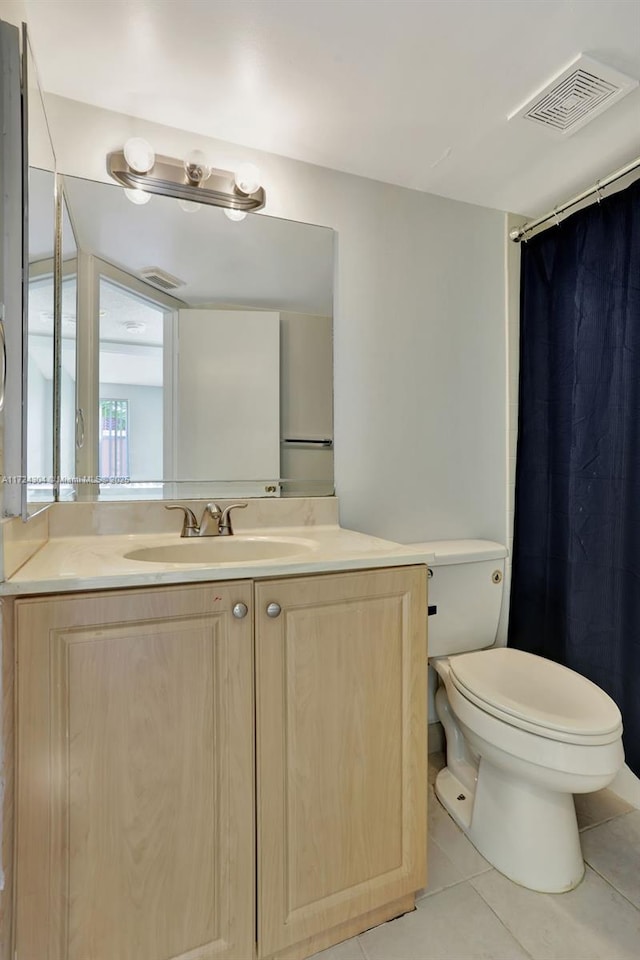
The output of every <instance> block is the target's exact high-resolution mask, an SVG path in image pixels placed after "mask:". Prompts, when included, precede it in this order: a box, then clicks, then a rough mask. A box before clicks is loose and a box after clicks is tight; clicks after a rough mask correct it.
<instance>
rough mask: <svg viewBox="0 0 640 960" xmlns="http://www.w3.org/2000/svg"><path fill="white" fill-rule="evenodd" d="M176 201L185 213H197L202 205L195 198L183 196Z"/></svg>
mask: <svg viewBox="0 0 640 960" xmlns="http://www.w3.org/2000/svg"><path fill="white" fill-rule="evenodd" d="M176 203H177V204H178V206H179V207H180V209H181V210H184V212H185V213H197V212H198V210H199V209H200V207H201V206H202V204H201V203H196V201H195V200H183V199H182V197H178V198H177V200H176Z"/></svg>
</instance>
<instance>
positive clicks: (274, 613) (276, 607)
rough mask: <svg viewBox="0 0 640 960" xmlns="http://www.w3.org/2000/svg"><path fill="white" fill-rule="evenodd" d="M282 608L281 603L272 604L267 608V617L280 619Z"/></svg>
mask: <svg viewBox="0 0 640 960" xmlns="http://www.w3.org/2000/svg"><path fill="white" fill-rule="evenodd" d="M281 610H282V607H281V606H280V604H279V603H270V604H269V605H268V606H267V616H268V617H279V616H280V612H281Z"/></svg>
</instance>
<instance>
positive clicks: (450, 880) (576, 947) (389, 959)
mask: <svg viewBox="0 0 640 960" xmlns="http://www.w3.org/2000/svg"><path fill="white" fill-rule="evenodd" d="M429 761H430V763H429V816H428V820H429V830H428V845H429V886H428V887H427V888H426V889H425V890H423V891H421V893H420V895H419V899H418V900H417V902H416V907H417V909H416V910H415V911H414V912H412V913H408V914H406V915H405V916H404V917H400V918H399V919H397V920H392V921H390V922H389V923H384V924H382V925H381V926H379V927H375V928H374V929H372V930H368V931H367V932H366V933H363V934H361V935H360V936H359V937H354V938H353V939H352V940H347V941H345V942H344V943H341V944H338V945H337V946H335V947H331V948H330V949H329V950H324V951H323V952H322V953H318V954H316V956H315V958H314V960H638V958H640V810H636V809H635V808H633V807H631V806H629V804H628V803H625V801H624V800H620V799H619V798H618V797H617V796H616V795H615V794H613V793H611V792H610V791H608V790H601V791H600V792H599V793H595V794H590V795H587V796H581V797H578V798H577V801H576V809H577V813H578V823H579V825H580V829H581V831H582V834H581V836H582V847H583V851H584V856H585V860H586V862H587V871H586V874H585V877H584V880H583V881H582V883H581V884H580V885H579V886H578V887H576V889H575V890H572V891H571V892H570V893H563V894H544V893H534V892H533V891H531V890H525V889H524V888H523V887H519V886H518V885H517V884H515V883H512V882H511V881H510V880H507V879H506V877H504V876H503V875H502V874H501V873H498V871H497V870H494V869H493V868H492V867H491V866H490V865H489V864H488V863H487V861H486V860H484V858H483V857H481V856H480V854H479V853H478V852H477V851H476V849H475V848H474V847H473V846H472V845H471V843H470V842H469V841H468V840H467V839H466V837H465V836H464V835H463V833H462V832H461V831H460V829H459V828H458V827H457V826H456V825H455V824H454V822H453V820H451V818H450V817H449V815H448V814H447V813H445V811H444V809H443V808H442V807H441V806H440V803H439V802H438V800H437V799H436V797H435V794H434V792H433V782H434V780H435V777H436V773H437V772H438V770H439V769H440V767H441V766H442V764H443V762H444V760H443V756H442V754H431V756H430V757H429Z"/></svg>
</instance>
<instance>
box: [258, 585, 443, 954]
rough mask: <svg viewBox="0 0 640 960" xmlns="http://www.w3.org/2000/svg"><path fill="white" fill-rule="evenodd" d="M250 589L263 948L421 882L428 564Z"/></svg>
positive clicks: (273, 948)
mask: <svg viewBox="0 0 640 960" xmlns="http://www.w3.org/2000/svg"><path fill="white" fill-rule="evenodd" d="M255 597H256V670H257V672H256V696H257V771H258V783H257V788H258V789H257V817H258V905H259V907H258V948H259V953H260V956H269V955H270V954H272V953H275V952H277V951H278V950H282V949H284V948H286V947H288V946H290V945H292V944H295V943H298V942H300V941H303V940H306V939H307V938H309V937H312V936H314V935H315V934H317V933H320V932H322V931H326V930H329V929H330V928H332V927H335V926H338V925H339V924H341V923H343V922H345V921H347V920H350V919H353V918H355V917H358V916H360V915H362V914H365V913H367V912H369V911H372V910H375V909H376V908H378V907H381V906H383V905H385V904H389V903H391V902H393V901H395V900H398V899H400V898H402V897H405V896H406V895H407V894H411V893H413V892H414V891H415V890H417V889H418V888H420V887H422V886H423V885H424V881H425V856H426V840H425V830H426V753H427V745H426V730H427V717H426V622H427V621H426V617H427V611H426V570H425V568H424V567H410V568H407V567H404V568H398V567H396V568H394V569H385V570H372V571H367V572H357V573H347V574H341V575H340V576H333V575H330V576H314V577H300V578H297V579H289V580H272V581H261V582H259V583H257V584H256V590H255ZM271 602H276V603H278V604H280V606H281V608H282V612H281V613H280V615H279V616H277V617H274V618H270V617H269V616H267V614H266V607H267V605H268V604H269V603H271Z"/></svg>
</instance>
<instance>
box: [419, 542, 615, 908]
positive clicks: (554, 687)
mask: <svg viewBox="0 0 640 960" xmlns="http://www.w3.org/2000/svg"><path fill="white" fill-rule="evenodd" d="M424 546H425V552H428V553H430V554H431V555H432V556H435V561H434V562H431V564H430V566H431V572H430V581H429V583H430V586H429V607H430V611H432V612H433V613H434V615H433V616H431V617H430V618H429V662H430V665H431V666H432V667H433V668H434V669H435V671H436V673H437V675H438V677H439V687H438V690H437V693H436V711H437V714H438V719H439V720H440V721H441V723H442V725H443V728H444V732H445V738H446V749H447V765H446V767H445V768H444V769H443V770H441V771H440V773H439V774H438V777H437V779H436V784H435V791H436V796H437V797H438V799H439V800H440V802H441V803H442V805H443V806H444V807H445V809H446V810H447V811H448V813H449V814H450V815H451V816H452V817H453V819H454V820H455V821H456V823H457V824H458V825H459V826H460V827H461V829H462V830H463V831H464V832H465V834H466V835H467V836H468V837H469V839H470V840H471V841H472V843H473V844H474V846H475V847H476V848H477V849H478V850H479V852H480V853H481V854H482V855H483V856H484V857H485V858H486V859H487V860H488V861H489V862H490V863H491V864H492V865H493V866H494V867H496V869H498V870H500V871H501V872H502V873H504V874H505V875H506V876H508V877H509V878H510V879H512V880H514V881H515V882H516V883H519V884H521V885H522V886H525V887H529V888H531V889H533V890H539V891H543V892H546V893H560V892H563V891H566V890H570V889H572V888H573V887H575V886H576V885H577V884H578V883H579V882H580V880H581V879H582V876H583V874H584V861H583V857H582V852H581V848H580V837H579V833H578V825H577V821H576V814H575V806H574V802H573V794H574V793H590V792H592V791H594V790H599V789H602V788H603V787H606V786H607V785H608V784H609V783H611V781H612V780H613V778H614V777H615V775H616V774H617V772H618V771H619V769H620V768H621V766H622V764H623V762H624V753H623V749H622V740H621V736H622V720H621V716H620V712H619V710H618V708H617V706H616V705H615V703H614V702H613V700H611V698H610V697H609V696H608V695H607V694H606V693H605V692H604V691H603V690H601V689H600V688H599V687H597V686H596V685H595V684H593V683H591V681H589V680H587V679H586V678H585V677H582V676H580V675H579V674H577V673H576V672H575V671H573V670H569V669H568V668H566V667H563V666H561V665H560V664H557V663H554V662H553V661H550V660H546V659H544V658H542V657H538V656H534V655H533V654H529V653H524V652H523V651H520V650H516V649H512V648H507V647H494V646H492V644H493V643H494V641H495V636H496V631H497V626H498V619H499V614H500V606H501V601H502V580H503V572H504V557H505V556H506V550H505V548H504V547H502V546H501V545H500V544H495V543H491V542H489V541H477V540H476V541H435V542H432V543H428V544H425V545H424Z"/></svg>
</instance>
